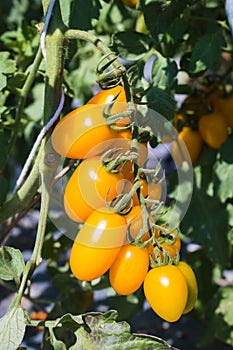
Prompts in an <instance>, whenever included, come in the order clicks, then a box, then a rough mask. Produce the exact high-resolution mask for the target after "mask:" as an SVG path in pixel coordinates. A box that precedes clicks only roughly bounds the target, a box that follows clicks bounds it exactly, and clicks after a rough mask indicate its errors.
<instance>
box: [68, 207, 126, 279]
mask: <svg viewBox="0 0 233 350" xmlns="http://www.w3.org/2000/svg"><path fill="white" fill-rule="evenodd" d="M126 230H127V224H126V221H125V219H124V218H123V217H122V216H121V215H118V214H116V213H114V212H112V211H109V210H108V209H99V210H96V211H94V212H93V213H92V214H91V215H90V216H89V217H88V219H87V220H86V222H85V223H84V225H83V226H82V228H81V229H80V231H79V232H78V234H77V236H76V238H75V241H74V243H73V246H72V249H71V253H70V268H71V271H72V273H73V274H74V276H75V277H76V278H78V279H80V280H84V281H91V280H93V279H95V278H98V277H100V276H102V275H103V274H104V273H105V272H106V271H107V270H108V269H109V268H110V266H111V265H112V264H113V262H114V260H115V259H116V257H117V255H118V254H119V252H120V249H121V246H122V244H123V242H124V240H125V235H126Z"/></svg>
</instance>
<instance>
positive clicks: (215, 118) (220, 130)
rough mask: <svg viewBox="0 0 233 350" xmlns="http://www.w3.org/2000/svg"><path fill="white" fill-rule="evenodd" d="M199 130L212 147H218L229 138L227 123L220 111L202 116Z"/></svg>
mask: <svg viewBox="0 0 233 350" xmlns="http://www.w3.org/2000/svg"><path fill="white" fill-rule="evenodd" d="M198 130H199V132H200V135H201V137H202V139H203V140H204V141H205V143H206V144H207V145H208V146H209V147H211V148H214V149H218V148H220V147H221V146H222V144H223V143H224V142H225V141H226V140H227V123H226V120H225V118H224V117H223V115H222V113H220V112H213V113H209V114H205V115H203V116H201V117H200V119H199V122H198Z"/></svg>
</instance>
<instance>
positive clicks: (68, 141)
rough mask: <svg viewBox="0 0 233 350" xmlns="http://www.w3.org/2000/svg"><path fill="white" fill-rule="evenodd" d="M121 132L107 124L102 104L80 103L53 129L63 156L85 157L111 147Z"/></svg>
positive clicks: (53, 139)
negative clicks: (79, 105) (80, 104)
mask: <svg viewBox="0 0 233 350" xmlns="http://www.w3.org/2000/svg"><path fill="white" fill-rule="evenodd" d="M118 136H119V134H118V133H117V132H116V131H114V130H113V129H112V128H110V127H109V126H107V125H106V124H105V121H104V117H103V115H102V106H101V105H91V104H89V105H84V106H81V107H79V108H77V109H75V110H73V111H72V112H70V113H69V114H67V115H66V116H65V117H64V118H63V119H61V120H60V121H59V123H58V124H57V125H56V127H55V129H54V130H53V133H52V138H51V139H52V145H53V147H54V149H55V151H56V152H57V153H59V154H61V155H62V156H64V157H68V158H74V159H83V158H86V157H91V156H95V155H97V154H100V153H103V152H104V151H106V150H107V149H109V148H111V146H112V145H113V143H114V141H112V139H114V138H118Z"/></svg>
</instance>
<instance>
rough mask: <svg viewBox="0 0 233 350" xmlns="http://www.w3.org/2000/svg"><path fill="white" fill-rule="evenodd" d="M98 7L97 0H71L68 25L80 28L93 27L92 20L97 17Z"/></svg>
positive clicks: (99, 6) (87, 28)
mask: <svg viewBox="0 0 233 350" xmlns="http://www.w3.org/2000/svg"><path fill="white" fill-rule="evenodd" d="M63 2H64V1H63ZM100 8H101V5H100V3H99V1H97V0H75V1H72V7H71V12H70V27H71V28H74V29H82V30H89V29H93V26H92V20H93V19H94V18H99V11H100Z"/></svg>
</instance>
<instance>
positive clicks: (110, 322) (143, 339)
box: [44, 310, 174, 350]
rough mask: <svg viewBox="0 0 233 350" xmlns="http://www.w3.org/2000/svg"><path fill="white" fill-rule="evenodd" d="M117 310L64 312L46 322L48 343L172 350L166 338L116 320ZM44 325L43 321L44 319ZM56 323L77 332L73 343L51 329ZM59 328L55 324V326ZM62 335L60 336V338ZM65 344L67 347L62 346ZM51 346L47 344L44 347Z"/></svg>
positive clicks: (71, 348)
mask: <svg viewBox="0 0 233 350" xmlns="http://www.w3.org/2000/svg"><path fill="white" fill-rule="evenodd" d="M116 319H117V312H116V311H114V310H111V311H108V312H106V313H99V312H91V313H87V314H84V315H78V316H73V315H71V314H66V315H64V316H63V317H61V318H60V319H57V320H56V321H54V324H53V326H52V325H51V321H49V322H50V326H49V333H50V337H49V338H48V342H49V343H50V344H49V345H52V344H53V345H54V346H55V348H56V349H61V350H63V349H67V348H68V349H69V350H77V349H80V350H81V349H89V350H92V349H93V350H94V349H95V350H101V349H105V350H129V349H130V350H139V349H143V350H146V349H148V350H149V349H153V350H172V349H174V348H172V347H171V346H170V345H168V344H167V343H166V342H165V341H163V340H161V339H159V338H157V337H153V336H148V335H143V334H142V335H141V334H140V335H137V334H132V333H130V326H129V324H128V323H127V322H117V321H116ZM45 325H46V322H45ZM56 327H59V330H61V329H63V332H64V334H65V332H67V331H71V332H72V334H74V335H75V336H76V340H75V343H73V344H72V345H70V346H69V345H68V344H67V343H65V342H64V341H63V339H64V338H63V336H62V333H60V336H59V339H58V337H57V333H56V331H55V330H54V329H55V328H56ZM57 330H58V328H57ZM61 339H62V340H61ZM65 345H66V347H65ZM50 348H51V349H52V348H54V347H48V346H47V347H46V346H45V348H44V349H50Z"/></svg>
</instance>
